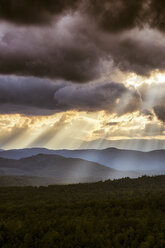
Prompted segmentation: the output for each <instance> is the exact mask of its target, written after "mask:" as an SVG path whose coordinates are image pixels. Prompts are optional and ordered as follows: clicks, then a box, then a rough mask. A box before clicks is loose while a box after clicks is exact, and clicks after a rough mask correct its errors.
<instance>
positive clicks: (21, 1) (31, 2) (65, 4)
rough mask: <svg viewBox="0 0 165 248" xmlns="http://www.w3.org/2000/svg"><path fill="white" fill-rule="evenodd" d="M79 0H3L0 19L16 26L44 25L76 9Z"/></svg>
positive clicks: (0, 5)
mask: <svg viewBox="0 0 165 248" xmlns="http://www.w3.org/2000/svg"><path fill="white" fill-rule="evenodd" d="M77 3H78V1H77V0H55V1H54V0H17V1H13V0H1V1H0V18H1V19H3V20H6V21H9V22H14V23H16V24H26V25H32V24H35V25H44V24H48V23H50V22H51V20H52V18H53V16H54V15H59V14H62V13H63V11H65V10H70V9H75V8H76V6H77Z"/></svg>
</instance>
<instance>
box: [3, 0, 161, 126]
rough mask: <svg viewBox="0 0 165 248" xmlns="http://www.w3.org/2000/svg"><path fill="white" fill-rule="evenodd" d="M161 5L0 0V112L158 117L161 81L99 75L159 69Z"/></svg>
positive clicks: (121, 0) (155, 1)
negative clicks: (132, 82)
mask: <svg viewBox="0 0 165 248" xmlns="http://www.w3.org/2000/svg"><path fill="white" fill-rule="evenodd" d="M164 7H165V3H164V1H162V0H150V1H142V0H140V1H134V0H126V1H125V0H111V1H108V0H103V1H98V0H95V1H94V0H63V1H62V0H57V1H53V0H40V1H39V0H35V1H34V0H33V1H31V0H23V1H12V0H2V1H1V2H0V58H1V59H0V74H1V77H0V112H1V113H21V114H28V115H49V114H53V113H56V112H62V111H68V110H78V111H99V110H105V111H107V112H109V113H116V114H117V115H122V114H125V113H131V112H134V111H139V112H140V113H142V114H143V115H148V116H149V118H150V119H152V116H153V115H155V116H157V118H158V120H160V121H162V122H165V118H164V113H165V105H164V98H165V94H164V92H165V91H164V89H165V86H164V84H162V85H161V87H162V91H160V90H157V86H156V82H155V84H151V85H149V86H145V85H142V86H140V87H137V88H136V89H135V88H134V87H129V86H126V84H124V82H120V81H118V82H114V81H113V80H110V79H109V78H108V76H107V75H110V74H111V72H113V71H115V70H121V71H123V72H129V73H131V72H134V73H136V74H138V75H142V76H146V77H148V76H149V75H150V73H151V72H152V71H154V70H159V71H164V70H165V33H164V31H165V28H164V27H165V13H164ZM159 89H160V88H159ZM154 92H156V93H154ZM152 96H153V100H152V101H150V100H149V99H150V98H151V97H152Z"/></svg>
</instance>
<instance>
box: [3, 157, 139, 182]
mask: <svg viewBox="0 0 165 248" xmlns="http://www.w3.org/2000/svg"><path fill="white" fill-rule="evenodd" d="M0 175H1V176H28V177H40V178H42V179H43V178H45V179H46V180H48V178H51V183H52V178H54V182H55V183H57V182H58V183H77V182H96V181H100V180H107V179H114V178H121V177H138V176H140V174H139V173H137V172H131V171H128V172H121V171H117V170H115V169H111V168H108V167H106V166H103V165H100V164H98V163H95V162H89V161H86V160H82V159H76V158H64V157H62V156H58V155H47V154H39V155H36V156H32V157H28V158H22V159H19V160H15V159H6V158H0Z"/></svg>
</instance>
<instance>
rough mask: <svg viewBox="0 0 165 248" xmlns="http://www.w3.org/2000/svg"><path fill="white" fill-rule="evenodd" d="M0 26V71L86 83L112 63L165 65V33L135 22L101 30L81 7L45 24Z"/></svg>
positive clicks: (138, 68) (140, 69) (144, 67)
mask: <svg viewBox="0 0 165 248" xmlns="http://www.w3.org/2000/svg"><path fill="white" fill-rule="evenodd" d="M64 2H65V1H64ZM128 2H130V3H131V1H130V0H129V1H128ZM25 3H26V4H28V2H27V1H25ZM100 3H101V2H99V3H97V4H96V6H97V5H100ZM112 3H113V1H112ZM113 5H114V6H116V3H115V2H114V3H113ZM122 5H123V3H122ZM128 5H129V4H128ZM137 5H138V4H137ZM9 6H10V5H9ZM41 6H42V4H41ZM67 6H69V5H67ZM82 6H83V4H82ZM103 6H104V5H103ZM107 6H109V5H107ZM126 6H127V5H125V7H124V8H126ZM81 8H82V9H83V7H81ZM108 8H109V7H108ZM115 8H116V7H115ZM119 9H120V8H119ZM110 10H113V8H112V9H111V8H110ZM116 11H117V10H116ZM123 11H124V10H123ZM41 12H42V11H41ZM39 13H40V12H39ZM96 13H97V11H96ZM103 13H104V12H103ZM114 13H115V12H114ZM40 14H41V13H40ZM102 16H103V18H104V15H102ZM112 16H113V15H112ZM124 16H125V15H124ZM114 18H116V17H115V16H114ZM118 18H119V17H118ZM120 18H121V20H122V16H120ZM98 19H99V18H98ZM126 19H127V18H126ZM89 23H90V25H89ZM106 23H108V22H106ZM116 23H117V25H119V23H120V22H116V21H115V22H114V25H115V24H116ZM123 23H124V22H121V25H122V24H123ZM111 24H112V23H111ZM114 28H115V27H114ZM0 30H1V31H0V58H1V60H0V74H10V75H13V74H14V75H20V76H36V77H44V78H53V79H64V80H69V81H71V82H76V83H79V82H81V83H86V82H89V81H93V80H96V79H100V77H102V76H103V75H104V74H105V72H106V70H107V69H108V70H109V71H111V70H112V65H113V66H114V67H116V68H119V69H120V70H123V71H128V72H135V73H137V74H141V75H149V74H150V72H151V71H153V70H156V69H159V70H164V69H165V52H164V51H165V36H164V34H163V33H161V32H160V31H158V30H156V29H150V28H148V27H144V28H143V29H139V28H137V27H136V26H132V28H131V29H127V28H126V29H123V30H122V32H112V31H111V32H105V30H104V29H101V28H99V26H97V22H92V21H91V20H90V18H89V16H86V15H85V14H83V12H82V11H80V12H66V13H64V14H63V15H60V16H59V17H58V19H57V20H54V19H53V21H52V23H51V24H50V25H49V26H19V25H13V24H12V23H10V24H9V23H5V22H1V23H0Z"/></svg>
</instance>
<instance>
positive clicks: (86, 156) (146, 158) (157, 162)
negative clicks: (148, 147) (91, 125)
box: [0, 148, 165, 175]
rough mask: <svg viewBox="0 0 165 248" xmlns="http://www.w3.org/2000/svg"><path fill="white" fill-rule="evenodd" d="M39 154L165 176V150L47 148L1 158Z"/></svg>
mask: <svg viewBox="0 0 165 248" xmlns="http://www.w3.org/2000/svg"><path fill="white" fill-rule="evenodd" d="M37 154H49V155H59V156H63V157H66V158H78V159H83V160H88V161H91V162H95V163H99V164H102V165H105V166H108V167H110V168H114V169H117V170H123V171H128V170H131V171H132V170H133V171H139V172H142V173H146V174H155V175H156V174H163V173H164V172H165V150H155V151H150V152H140V151H133V150H120V149H116V148H108V149H104V150H96V149H87V150H48V149H45V148H29V149H20V150H8V151H1V152H0V157H3V158H8V159H20V158H27V157H31V156H34V155H37Z"/></svg>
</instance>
